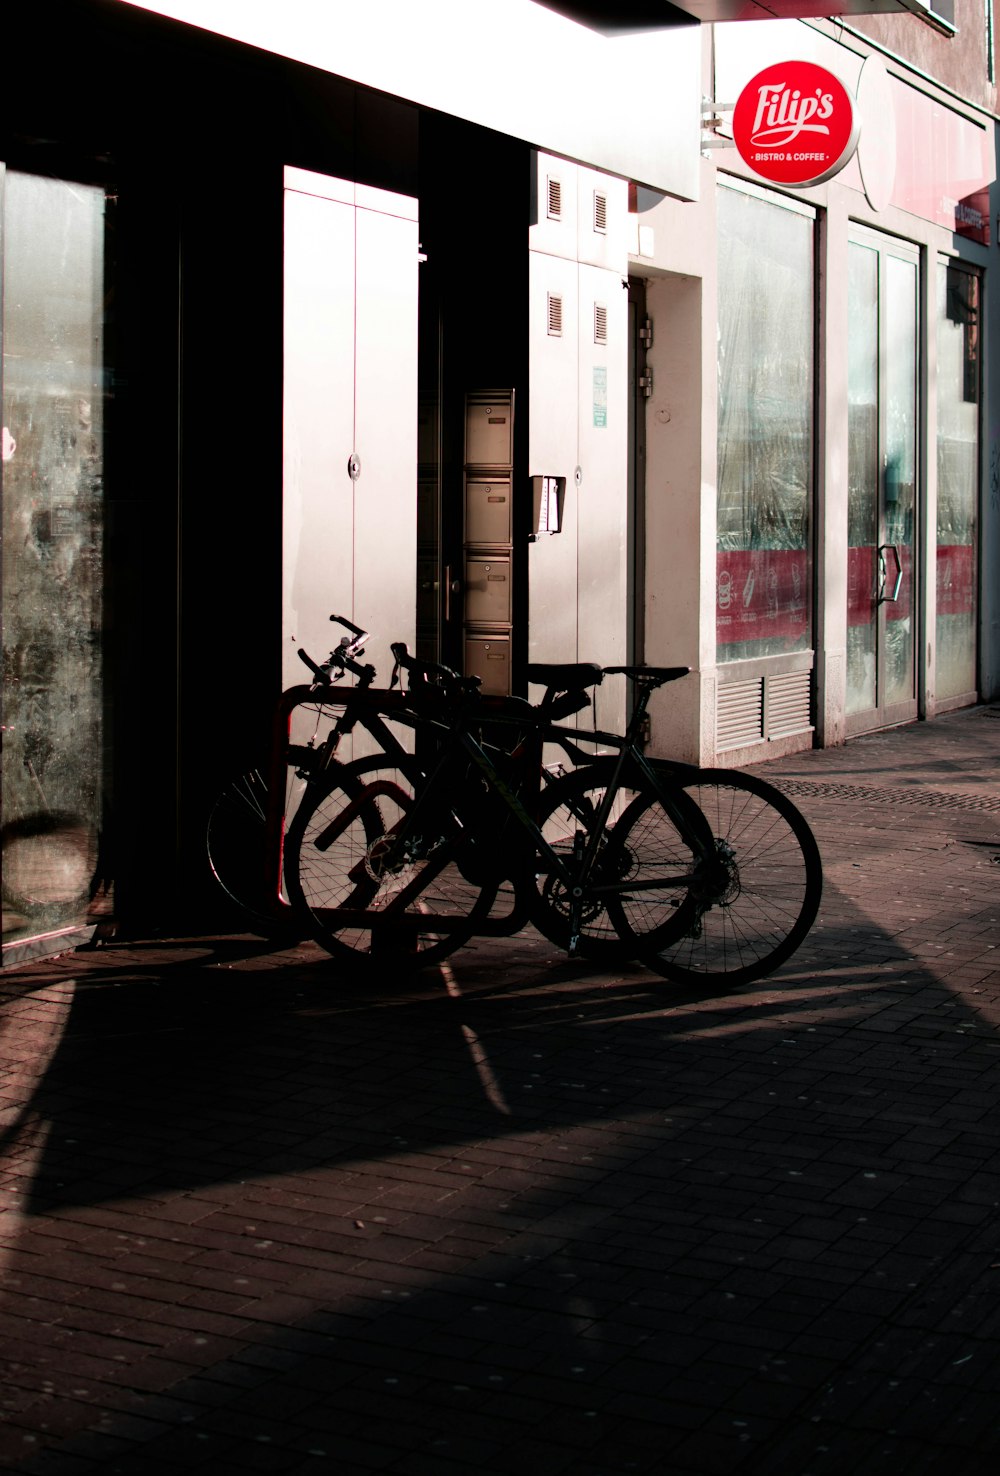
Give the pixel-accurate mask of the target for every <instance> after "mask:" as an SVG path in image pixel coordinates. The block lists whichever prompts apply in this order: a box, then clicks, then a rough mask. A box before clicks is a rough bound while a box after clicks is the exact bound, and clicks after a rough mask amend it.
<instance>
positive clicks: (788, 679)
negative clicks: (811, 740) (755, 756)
mask: <svg viewBox="0 0 1000 1476" xmlns="http://www.w3.org/2000/svg"><path fill="white" fill-rule="evenodd" d="M810 676H811V673H810V672H808V671H786V672H783V673H782V674H781V675H780V676H770V677H768V678H767V680H766V681H765V683H764V703H765V712H764V732H765V734H766V735H767V737H768V738H784V737H786V736H787V735H788V734H789V733H804V732H805V731H806V730H807V729H808V728H809V727H810V726H811V724H810V721H809V696H810V691H809V688H810V680H809V678H810Z"/></svg>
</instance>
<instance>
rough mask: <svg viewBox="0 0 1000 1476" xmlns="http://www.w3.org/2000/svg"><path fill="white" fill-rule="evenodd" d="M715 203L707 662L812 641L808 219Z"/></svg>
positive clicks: (737, 195) (726, 199)
mask: <svg viewBox="0 0 1000 1476" xmlns="http://www.w3.org/2000/svg"><path fill="white" fill-rule="evenodd" d="M718 207H719V217H718V218H719V227H718V229H719V430H718V437H719V470H718V488H719V490H718V533H717V537H718V546H717V547H718V552H717V569H716V576H717V594H716V632H717V641H718V660H719V661H735V660H739V659H741V658H745V657H751V656H769V655H775V654H778V653H780V652H784V651H800V650H806V649H808V648H809V647H810V646H811V644H812V618H811V595H810V589H811V580H812V560H811V555H810V520H811V510H812V475H813V471H812V468H813V231H814V224H813V221H812V219H811V218H809V217H808V216H803V215H801V214H799V213H797V212H793V211H791V210H788V209H786V208H784V207H782V206H780V205H776V204H771V203H770V202H768V201H765V200H761V199H758V198H756V197H755V196H750V195H746V194H743V193H742V192H740V191H737V190H734V189H731V188H728V187H726V188H721V189H720V190H719V196H718Z"/></svg>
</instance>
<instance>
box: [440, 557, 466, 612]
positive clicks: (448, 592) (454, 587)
mask: <svg viewBox="0 0 1000 1476" xmlns="http://www.w3.org/2000/svg"><path fill="white" fill-rule="evenodd" d="M461 588H462V581H461V579H452V577H451V565H450V564H445V566H444V618H445V620H450V619H451V597H452V595H453V594H458V592H459V590H460V589H461Z"/></svg>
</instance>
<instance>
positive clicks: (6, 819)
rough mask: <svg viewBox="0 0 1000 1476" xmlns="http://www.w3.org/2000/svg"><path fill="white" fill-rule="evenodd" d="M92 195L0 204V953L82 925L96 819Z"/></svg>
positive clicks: (99, 615)
mask: <svg viewBox="0 0 1000 1476" xmlns="http://www.w3.org/2000/svg"><path fill="white" fill-rule="evenodd" d="M103 216H104V193H103V190H101V189H98V188H95V187H92V186H85V185H79V184H71V183H68V182H66V181H62V180H53V179H40V178H36V177H34V176H31V175H26V174H18V173H15V172H8V173H7V175H6V177H5V189H4V196H3V234H2V257H0V266H2V273H3V324H2V328H3V339H2V345H3V379H2V389H3V399H2V416H0V423H2V427H3V430H2V438H3V439H2V448H3V461H2V464H0V465H2V477H3V482H2V490H3V534H4V538H3V703H4V750H3V891H4V913H3V929H4V940H5V942H6V941H9V940H10V939H11V938H17V937H26V936H32V935H34V934H37V933H40V932H44V931H46V930H49V929H51V928H54V927H65V926H68V925H72V924H75V923H82V922H84V921H85V920H86V918H87V915H88V912H89V910H90V906H91V891H92V883H93V878H94V875H95V870H96V867H97V853H98V845H99V837H100V825H101V805H102V782H101V771H102V701H103V693H102V652H101V641H102V626H103V610H102V597H103V526H104V516H103V505H104V492H103V430H104V425H103V417H104V373H103V370H104V364H103V350H104V344H103V338H104V335H103V299H104V249H103V241H104V220H103Z"/></svg>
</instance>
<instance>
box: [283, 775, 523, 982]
mask: <svg viewBox="0 0 1000 1476" xmlns="http://www.w3.org/2000/svg"><path fill="white" fill-rule="evenodd" d="M422 782H423V774H422V771H421V770H420V768H419V766H418V765H417V764H416V763H414V764H413V765H412V766H411V767H402V766H400V765H396V764H387V763H386V762H385V761H384V760H378V759H373V760H361V761H359V763H357V764H351V765H348V766H346V767H343V768H340V769H333V770H331V772H330V773H329V774H328V776H327V778H326V779H325V780H324V783H323V784H322V786H317V787H316V788H314V789H313V790H312V792H311V793H310V792H307V793H306V795H305V797H304V799H303V801H302V804H301V805H300V806H299V808H298V810H297V811H296V813H295V818H294V820H293V821H292V824H291V826H290V827H289V831H288V837H287V840H286V844H285V884H286V886H287V888H288V894H289V897H290V899H291V901H292V903H293V905H294V906H295V907H296V908H297V910H298V911H299V912H300V913H301V915H302V916H303V918H304V919H306V920H308V924H309V927H310V931H311V933H312V935H313V937H315V939H316V940H317V942H319V943H321V944H322V945H323V947H324V948H326V949H327V951H328V952H329V953H331V954H332V955H333V956H334V957H336V958H338V959H339V960H340V961H341V962H342V963H343V964H344V965H345V966H346V967H347V968H348V969H349V970H350V971H351V972H352V973H354V974H356V975H361V976H363V977H374V976H375V975H377V974H382V973H385V972H386V971H387V970H389V971H392V970H395V971H397V972H399V971H402V972H403V973H413V972H415V971H416V970H418V969H420V968H422V967H423V966H424V965H425V964H432V963H436V962H437V961H438V960H440V959H442V958H445V957H446V956H447V955H448V954H449V953H452V952H453V951H454V950H455V949H456V948H459V947H460V946H461V945H462V944H463V943H465V942H466V941H467V940H468V939H469V938H470V937H471V936H472V934H473V933H474V932H475V931H476V926H477V923H478V922H479V921H480V919H482V918H484V917H486V916H487V915H488V914H489V912H490V908H491V906H492V903H493V899H494V897H495V895H496V892H497V883H496V882H495V881H492V880H491V879H489V878H488V877H485V876H482V875H479V874H477V873H476V871H475V869H474V868H471V867H470V866H469V865H468V862H467V857H466V853H465V847H464V846H463V842H462V838H461V835H460V834H454V833H451V831H450V829H449V828H447V827H446V828H445V829H444V830H443V831H442V833H441V834H436V833H427V828H426V826H425V827H422V829H423V831H424V833H422V834H419V835H418V834H416V833H415V832H414V830H413V827H412V826H411V825H410V823H409V816H410V813H411V811H412V809H413V806H414V802H415V796H416V793H417V791H418V789H419V787H420V786H421V784H422ZM463 868H464V869H463Z"/></svg>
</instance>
